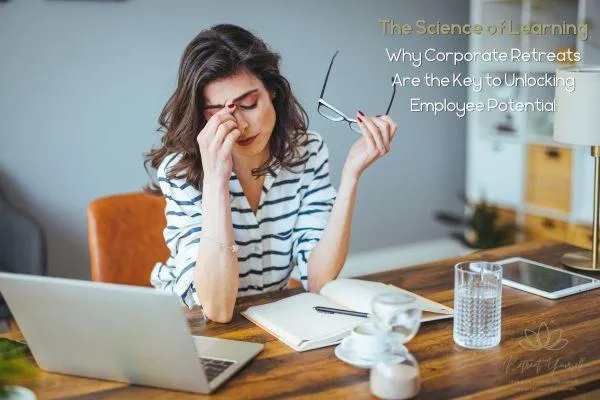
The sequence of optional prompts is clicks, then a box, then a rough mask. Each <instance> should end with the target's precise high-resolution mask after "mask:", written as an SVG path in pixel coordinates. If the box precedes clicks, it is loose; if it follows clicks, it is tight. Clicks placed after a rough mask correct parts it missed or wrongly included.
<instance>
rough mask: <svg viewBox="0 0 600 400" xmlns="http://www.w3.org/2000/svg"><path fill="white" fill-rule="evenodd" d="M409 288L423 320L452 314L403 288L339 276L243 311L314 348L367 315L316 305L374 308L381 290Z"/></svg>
mask: <svg viewBox="0 0 600 400" xmlns="http://www.w3.org/2000/svg"><path fill="white" fill-rule="evenodd" d="M398 291H402V292H406V293H409V294H411V295H412V296H415V298H416V299H417V301H418V303H419V306H420V307H421V310H423V317H422V318H421V322H425V321H434V320H438V319H444V318H452V317H453V315H454V310H453V309H452V308H450V307H447V306H445V305H443V304H440V303H436V302H435V301H431V300H428V299H426V298H424V297H421V296H419V295H416V294H414V293H412V292H409V291H407V290H404V289H400V288H398V287H396V286H393V285H386V284H384V283H379V282H370V281H363V280H359V279H344V278H341V279H336V280H333V281H331V282H329V283H327V284H326V285H325V286H323V287H322V288H321V291H320V292H319V294H316V293H301V294H297V295H295V296H291V297H287V298H285V299H283V300H279V301H275V302H273V303H268V304H263V305H260V306H253V307H250V308H248V309H247V310H246V311H243V312H242V315H243V316H244V317H246V318H248V319H249V320H250V321H252V322H254V323H255V324H256V325H258V326H260V327H261V328H263V329H264V330H266V331H267V332H269V333H271V334H272V335H274V336H275V337H277V338H278V339H279V340H281V341H282V342H284V343H285V344H287V345H288V346H290V347H291V348H293V349H294V350H296V351H306V350H312V349H316V348H319V347H325V346H331V345H334V344H337V343H339V342H340V341H341V340H342V339H343V338H344V337H346V335H348V334H349V333H350V331H351V330H352V329H353V328H354V327H355V326H357V325H360V324H361V323H363V322H365V318H362V317H354V316H349V315H342V314H322V313H319V312H317V311H315V310H314V309H313V307H316V306H324V307H333V308H345V309H348V310H353V311H360V312H371V303H372V301H373V298H374V297H375V296H376V295H378V294H381V293H387V292H391V293H397V292H398Z"/></svg>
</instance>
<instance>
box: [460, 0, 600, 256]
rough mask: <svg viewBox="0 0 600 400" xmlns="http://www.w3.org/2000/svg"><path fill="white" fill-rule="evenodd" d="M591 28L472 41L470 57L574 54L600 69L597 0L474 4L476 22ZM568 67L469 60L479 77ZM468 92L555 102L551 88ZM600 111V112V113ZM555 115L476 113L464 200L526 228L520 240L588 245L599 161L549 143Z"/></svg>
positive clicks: (483, 97) (470, 126)
mask: <svg viewBox="0 0 600 400" xmlns="http://www.w3.org/2000/svg"><path fill="white" fill-rule="evenodd" d="M502 20H512V21H513V24H529V23H558V24H560V23H562V22H563V21H564V22H566V23H573V24H579V23H583V22H587V23H588V26H589V27H590V30H589V38H588V39H587V40H581V39H580V38H579V37H575V36H561V35H551V34H549V35H545V36H533V35H520V36H519V35H504V36H486V35H471V36H470V39H469V50H470V51H482V50H492V49H496V50H510V49H513V48H518V49H521V50H532V49H536V50H540V51H560V50H565V49H571V50H577V51H579V52H580V53H581V61H580V62H579V63H578V64H580V65H590V64H600V38H599V37H595V35H597V34H596V30H595V28H598V27H600V0H579V1H577V0H472V1H471V23H472V24H475V23H479V24H484V25H485V24H492V23H498V22H499V21H502ZM566 65H567V64H561V63H548V62H531V63H525V62H520V63H498V62H496V63H490V62H480V61H476V62H472V63H470V65H469V73H470V74H472V75H474V76H478V75H479V76H480V75H483V74H493V75H497V76H499V77H501V78H502V79H503V82H506V81H505V80H504V77H505V74H507V77H508V79H511V78H512V77H513V76H515V75H516V76H526V75H530V76H531V75H533V76H540V75H541V76H543V75H544V74H551V75H554V73H555V71H556V69H557V68H560V67H564V66H566ZM484 89H485V90H482V91H481V92H480V93H476V92H474V91H472V90H469V91H468V101H487V99H488V98H491V97H494V98H501V99H514V100H518V101H527V100H530V101H531V100H534V99H540V100H546V101H552V99H553V98H554V87H527V86H523V87H518V88H514V87H509V86H507V85H502V87H500V88H489V87H487V88H484ZM599 112H600V108H599ZM552 114H553V113H552V112H525V111H523V112H514V113H510V112H500V111H497V112H487V111H484V112H471V113H469V114H468V116H467V118H468V120H467V177H466V178H467V197H468V198H469V199H470V200H471V201H477V200H481V199H486V200H487V201H488V202H490V203H492V204H495V205H497V206H498V207H500V209H501V211H502V213H501V215H502V216H503V218H504V219H509V220H514V221H515V222H516V223H517V224H518V225H519V226H521V227H522V228H523V234H521V235H519V237H518V238H517V239H518V240H530V239H538V238H546V237H548V238H555V239H559V240H564V241H567V242H571V243H573V244H576V245H579V246H582V247H591V243H592V241H591V237H590V235H589V234H590V232H591V226H590V225H591V222H592V211H593V182H594V181H593V175H594V161H593V158H592V157H591V156H590V148H589V147H584V146H570V145H565V144H562V143H558V142H555V141H554V140H553V139H552V117H553V115H552ZM599 129H600V128H599Z"/></svg>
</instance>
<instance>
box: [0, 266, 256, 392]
mask: <svg viewBox="0 0 600 400" xmlns="http://www.w3.org/2000/svg"><path fill="white" fill-rule="evenodd" d="M0 292H1V293H2V295H3V296H4V298H5V300H6V302H7V303H8V307H9V309H10V310H11V311H12V313H13V315H14V317H15V319H16V321H17V324H18V325H19V328H20V329H21V332H22V333H23V336H24V337H25V340H26V341H27V344H28V345H29V347H30V349H31V352H32V353H33V356H34V358H35V360H36V362H37V363H38V365H39V366H40V368H42V369H44V370H46V371H51V372H60V373H64V374H71V375H78V376H85V377H90V378H99V379H107V380H115V381H120V382H129V383H132V384H140V385H147V386H156V387H161V388H168V389H174V390H182V391H189V392H196V393H210V392H212V391H213V390H215V389H216V388H217V387H219V386H220V385H221V384H222V383H223V382H225V381H226V380H227V378H229V377H231V376H232V375H233V374H234V373H235V372H236V371H238V370H239V369H240V368H241V367H242V366H243V365H244V364H246V363H247V362H248V361H250V360H251V359H252V358H253V357H254V356H256V355H257V354H258V353H259V352H260V351H261V350H262V348H263V345H262V344H257V343H248V342H240V341H234V340H225V339H215V338H209V337H201V336H192V335H191V334H190V331H189V329H188V326H187V321H186V318H185V315H184V314H183V309H182V306H181V305H180V302H179V300H178V299H177V296H175V295H172V294H168V293H164V292H161V291H158V290H155V289H152V288H144V287H137V286H126V285H116V284H109V283H98V282H89V281H80V280H72V279H63V278H50V277H41V276H33V275H22V274H10V273H0Z"/></svg>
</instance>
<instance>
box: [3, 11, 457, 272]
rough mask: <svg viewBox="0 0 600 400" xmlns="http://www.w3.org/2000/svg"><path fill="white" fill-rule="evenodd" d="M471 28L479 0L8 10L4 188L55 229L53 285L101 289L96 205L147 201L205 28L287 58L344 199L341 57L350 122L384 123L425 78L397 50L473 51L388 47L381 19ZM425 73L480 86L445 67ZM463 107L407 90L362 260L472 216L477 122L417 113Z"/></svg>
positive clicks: (373, 192)
mask: <svg viewBox="0 0 600 400" xmlns="http://www.w3.org/2000/svg"><path fill="white" fill-rule="evenodd" d="M382 17H394V18H396V19H398V20H402V21H404V22H414V21H416V20H417V19H420V18H427V19H429V20H434V21H435V20H438V19H439V20H442V21H444V22H460V23H462V22H467V21H468V1H467V0H460V1H452V2H449V1H445V0H409V1H377V2H365V1H357V0H355V1H341V0H339V1H319V0H309V1H306V0H303V1H296V2H292V1H286V2H282V1H258V2H257V1H254V2H248V1H237V0H235V1H233V0H230V1H228V2H218V5H217V2H213V1H211V2H209V1H196V0H185V1H183V0H178V1H164V0H162V1H161V0H125V1H74V0H68V1H61V0H9V1H8V2H7V3H0V188H2V189H3V190H4V191H6V192H8V193H7V195H8V198H9V199H10V200H12V201H13V202H14V203H17V204H18V206H19V207H20V208H22V209H24V210H26V211H27V212H29V213H30V214H31V215H33V216H34V217H35V218H37V219H38V220H39V221H40V222H41V223H42V224H43V226H44V229H45V233H46V235H47V240H48V244H49V262H50V274H52V275H57V276H71V277H78V278H88V277H89V256H88V249H87V225H86V214H85V212H86V206H87V204H88V203H89V202H90V201H91V200H93V199H94V198H97V197H100V196H105V195H109V194H113V193H119V192H128V191H137V190H139V189H140V188H141V187H142V186H143V185H144V184H145V183H146V182H147V175H146V172H145V171H144V169H143V167H142V153H143V152H145V151H147V150H148V149H149V148H151V147H152V146H153V145H155V144H156V143H157V142H158V137H159V136H158V134H157V133H156V132H155V129H156V127H157V122H156V121H157V117H158V114H159V112H160V110H161V108H162V106H163V105H164V103H165V101H166V100H167V98H168V96H169V95H170V93H171V91H172V90H173V89H174V85H175V78H176V72H177V68H178V62H179V58H180V56H181V53H182V51H183V48H184V47H185V45H186V44H187V43H188V42H189V41H190V40H191V39H192V38H193V37H194V36H195V34H196V33H197V32H198V31H199V30H200V29H202V28H205V27H208V26H210V25H213V24H215V23H219V22H231V23H236V24H239V25H242V26H244V27H246V28H249V29H251V30H253V31H255V32H257V33H258V34H259V35H260V36H262V37H263V38H264V39H265V41H267V42H268V43H270V45H271V46H272V47H273V48H274V49H276V50H277V51H279V52H280V53H281V54H282V56H283V60H284V62H283V71H284V73H285V74H286V76H287V77H288V78H289V79H290V81H291V83H292V85H293V88H294V90H295V93H296V95H297V96H298V98H299V99H300V101H301V102H302V103H303V104H304V105H305V107H306V109H307V111H308V112H309V114H310V117H311V124H310V127H311V129H313V130H316V131H318V132H320V133H321V134H322V135H323V136H324V137H325V139H326V141H327V143H328V145H329V148H330V152H331V168H332V171H333V180H334V184H335V185H336V187H337V184H338V182H339V175H340V172H341V167H342V165H343V161H344V158H345V156H346V153H347V151H348V149H349V148H350V146H351V144H352V143H353V141H355V140H356V139H357V138H358V136H357V135H356V134H354V133H353V132H352V131H350V130H349V129H347V126H343V125H342V124H334V123H332V122H329V121H327V120H324V119H323V118H322V117H320V116H319V115H318V114H317V113H316V107H315V104H316V100H317V98H318V96H319V91H320V87H321V84H322V80H323V78H324V74H325V71H326V68H327V63H328V61H329V59H330V57H331V55H332V54H333V52H334V51H335V50H336V49H341V50H342V51H341V53H340V56H339V57H338V59H337V61H336V65H335V69H334V72H333V75H332V80H331V81H330V82H331V83H330V84H331V86H328V92H327V99H328V100H329V101H330V102H331V103H333V104H335V105H337V106H338V107H339V108H341V109H342V110H345V111H347V112H348V113H350V114H351V113H353V112H355V110H357V109H361V110H364V111H365V112H367V113H369V114H378V113H381V112H382V111H384V110H383V108H384V107H385V105H386V102H387V101H388V99H389V96H390V94H391V92H390V87H389V84H388V80H387V79H388V78H387V77H388V76H391V75H392V74H393V73H395V72H399V73H408V72H410V73H414V72H415V71H414V70H412V68H411V67H409V66H403V65H401V64H396V65H394V64H391V63H389V62H387V61H386V57H385V51H384V49H385V47H386V46H390V47H392V48H395V47H406V48H408V49H411V50H424V49H426V48H428V47H436V48H439V49H446V50H466V49H467V40H466V38H464V37H450V38H431V37H421V36H412V37H408V38H399V37H390V36H388V37H384V36H382V35H381V34H380V26H379V24H378V23H377V20H378V19H380V18H382ZM421 71H422V72H424V71H438V72H440V73H442V72H453V71H459V72H465V71H466V69H465V67H458V68H454V69H452V67H451V66H447V65H444V64H439V65H429V66H425V67H423V68H422V69H421ZM417 94H418V95H420V96H422V97H429V98H436V97H437V98H441V97H444V96H446V97H448V98H455V99H457V100H463V99H465V98H466V92H465V91H464V90H461V89H444V90H440V89H429V90H426V89H420V91H416V90H415V89H412V90H411V89H400V88H399V90H398V94H397V97H396V103H395V106H394V108H393V110H392V116H393V117H394V118H395V120H396V121H398V123H399V125H400V128H399V133H398V135H397V137H396V139H395V141H394V143H393V146H392V152H391V153H390V154H389V155H388V156H386V157H385V158H383V159H382V160H380V161H379V162H377V163H376V164H374V165H373V166H372V167H371V168H370V169H369V170H368V171H367V173H366V174H365V175H364V177H363V179H362V182H361V185H360V190H359V194H358V204H357V207H356V210H355V217H354V225H353V235H352V243H351V251H352V252H359V251H363V250H371V249H377V248H381V247H386V246H393V245H397V244H406V243H411V242H417V241H420V240H426V239H433V238H439V237H443V236H444V235H445V234H446V231H445V229H443V228H441V227H439V226H437V225H436V224H435V223H434V222H433V221H432V219H431V213H432V211H433V210H435V209H439V208H449V209H454V210H459V209H460V204H459V203H458V201H457V200H456V199H455V194H456V193H457V192H459V191H461V190H463V188H464V168H465V165H464V158H465V134H464V132H465V121H464V120H461V119H458V118H456V117H452V116H451V115H449V116H438V117H433V116H432V115H430V114H424V113H410V112H409V109H408V99H409V98H410V97H411V96H414V95H417Z"/></svg>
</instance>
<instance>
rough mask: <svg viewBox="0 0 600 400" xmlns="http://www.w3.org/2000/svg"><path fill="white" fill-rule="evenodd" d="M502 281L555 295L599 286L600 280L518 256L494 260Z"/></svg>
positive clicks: (560, 295)
mask: <svg viewBox="0 0 600 400" xmlns="http://www.w3.org/2000/svg"><path fill="white" fill-rule="evenodd" d="M497 263H498V264H500V265H502V283H503V284H505V285H506V286H510V287H513V288H515V289H520V290H524V291H526V292H529V293H533V294H537V295H539V296H543V297H547V298H549V299H558V298H560V297H565V296H569V295H571V294H574V293H579V292H584V291H586V290H591V289H595V288H597V287H600V280H598V279H594V278H590V277H589V276H585V275H581V274H576V273H574V272H571V271H567V270H564V269H560V268H556V267H551V266H550V265H545V264H542V263H539V262H536V261H532V260H528V259H526V258H521V257H513V258H508V259H506V260H501V261H497Z"/></svg>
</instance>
